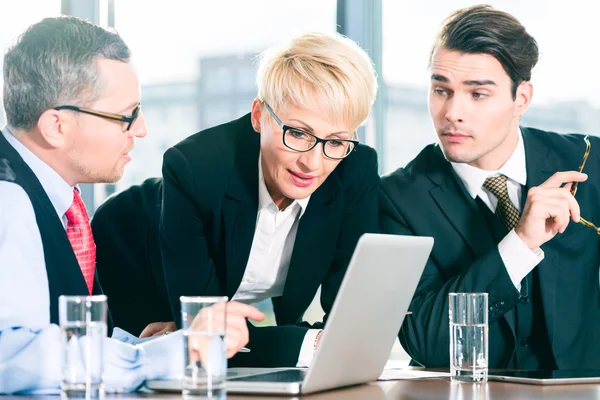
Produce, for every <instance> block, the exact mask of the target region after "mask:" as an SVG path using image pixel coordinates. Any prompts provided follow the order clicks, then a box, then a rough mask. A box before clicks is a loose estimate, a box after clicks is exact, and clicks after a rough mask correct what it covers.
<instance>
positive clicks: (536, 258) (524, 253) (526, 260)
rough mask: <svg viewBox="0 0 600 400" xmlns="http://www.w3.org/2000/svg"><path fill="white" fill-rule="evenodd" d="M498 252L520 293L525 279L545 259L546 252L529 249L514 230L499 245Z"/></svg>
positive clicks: (538, 249)
mask: <svg viewBox="0 0 600 400" xmlns="http://www.w3.org/2000/svg"><path fill="white" fill-rule="evenodd" d="M498 251H499V252H500V257H501V258H502V261H503V262H504V266H505V267H506V271H507V272H508V276H510V280H511V281H512V283H513V284H514V285H515V287H516V288H517V290H519V291H520V290H521V281H522V280H523V278H525V277H526V276H527V275H528V274H529V273H530V272H531V271H532V270H533V269H534V268H535V267H536V265H538V264H539V263H540V262H541V261H542V260H543V259H544V251H543V250H542V249H540V248H539V247H538V248H537V249H534V250H531V249H529V247H527V245H526V244H525V243H524V242H523V241H522V240H521V238H520V237H519V235H517V233H516V232H515V230H514V229H513V230H511V231H510V232H508V235H506V236H505V237H504V239H502V241H501V242H500V243H498Z"/></svg>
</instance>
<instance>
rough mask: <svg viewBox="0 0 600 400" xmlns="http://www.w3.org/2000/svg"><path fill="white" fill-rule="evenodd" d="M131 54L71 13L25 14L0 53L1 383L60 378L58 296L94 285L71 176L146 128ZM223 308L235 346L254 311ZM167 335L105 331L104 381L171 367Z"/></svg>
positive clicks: (86, 173)
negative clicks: (148, 342)
mask: <svg viewBox="0 0 600 400" xmlns="http://www.w3.org/2000/svg"><path fill="white" fill-rule="evenodd" d="M129 59H130V50H129V48H128V47H127V45H126V44H125V43H124V42H123V40H122V39H121V37H120V36H119V35H118V34H116V33H114V32H110V31H107V30H105V29H103V28H100V27H98V26H95V25H93V24H91V23H89V22H86V21H84V20H81V19H78V18H74V17H58V18H47V19H44V20H42V21H41V22H39V23H37V24H35V25H32V26H31V27H30V28H29V29H27V31H25V33H24V34H23V35H21V36H20V38H19V40H18V42H17V44H16V45H15V46H14V47H12V48H11V49H10V50H9V51H8V52H7V54H6V56H5V58H4V107H5V112H6V120H7V125H6V126H5V127H4V128H3V129H2V131H1V133H0V221H1V223H0V394H1V393H16V392H26V391H31V390H37V389H44V390H46V389H57V388H58V384H59V381H60V359H61V357H60V353H59V352H60V348H61V346H60V331H59V328H58V326H56V324H57V323H58V298H59V296H61V295H91V294H100V293H102V291H101V288H100V286H99V283H98V280H97V277H96V272H95V258H96V246H95V243H94V239H93V236H92V231H91V228H90V223H89V217H88V214H87V211H86V209H85V205H84V203H83V201H82V199H81V196H80V192H79V188H78V186H77V185H78V184H81V183H96V182H116V181H117V180H118V179H120V178H121V176H122V175H123V172H124V167H125V164H127V163H128V162H129V161H130V159H131V157H130V156H129V152H130V151H131V149H132V148H133V146H134V142H135V138H136V137H137V138H142V137H144V136H146V133H147V130H146V123H145V121H144V116H143V114H142V112H141V111H140V86H139V82H138V79H137V77H136V73H135V72H134V70H133V68H132V66H131V65H130V64H129ZM230 308H231V310H230V309H229V308H228V319H229V320H230V321H231V322H230V321H228V326H227V328H228V329H229V330H231V332H232V334H233V336H234V337H237V338H239V339H238V340H233V339H232V340H230V341H229V343H228V346H229V347H234V349H239V348H241V347H242V346H244V345H245V344H246V342H247V339H246V341H245V342H244V337H245V338H247V327H246V321H245V318H244V317H246V316H254V317H255V318H260V317H261V314H260V312H258V311H257V310H256V309H254V308H252V307H249V306H246V305H243V304H236V305H234V306H232V307H230ZM229 314H234V315H235V317H237V319H236V318H235V317H234V318H230V317H229ZM236 331H237V334H236ZM240 332H241V334H240ZM244 334H245V336H244ZM170 336H171V337H173V339H170V338H168V337H167V338H165V339H161V340H158V341H152V342H157V343H156V345H155V346H154V347H155V352H154V353H153V352H151V351H145V350H141V349H139V348H137V347H133V346H130V345H127V344H124V343H121V342H119V341H117V340H108V341H107V342H106V344H105V349H106V355H105V360H106V369H105V383H106V385H107V388H108V389H109V390H111V389H112V390H116V389H123V390H133V389H135V388H136V387H138V386H139V385H140V384H141V383H142V382H143V380H144V379H148V378H160V377H163V378H164V377H166V376H167V375H168V374H169V373H177V370H180V369H181V367H182V366H183V360H182V358H183V354H182V353H181V339H180V338H179V339H176V338H175V336H176V335H170ZM228 339H229V332H228ZM165 346H167V347H168V349H169V350H168V351H165V348H167V347H165ZM171 346H173V347H174V348H175V349H177V350H179V351H171ZM157 348H158V349H157ZM158 357H160V362H152V361H153V359H155V358H158ZM15 371H19V373H18V374H16V373H15Z"/></svg>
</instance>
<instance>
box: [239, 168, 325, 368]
mask: <svg viewBox="0 0 600 400" xmlns="http://www.w3.org/2000/svg"><path fill="white" fill-rule="evenodd" d="M309 200H310V196H309V197H307V198H305V199H301V200H294V201H293V202H292V204H290V205H289V206H288V207H287V208H286V209H284V210H279V208H278V207H277V205H276V204H275V202H273V199H272V198H271V195H270V194H269V191H268V190H267V186H266V184H265V178H264V174H263V170H262V164H261V157H259V160H258V215H257V217H256V230H255V231H254V239H252V247H251V249H250V256H249V258H248V264H246V270H245V272H244V276H243V278H242V282H241V283H240V286H239V287H238V289H237V291H236V293H235V295H234V296H233V298H232V300H236V301H240V302H243V303H248V304H250V303H257V302H259V301H262V300H265V299H270V298H273V297H279V296H281V295H282V294H283V288H284V286H285V281H286V278H287V273H288V268H289V266H290V260H291V258H292V251H293V250H294V242H295V241H296V234H297V232H298V224H299V223H300V218H302V215H304V212H305V211H306V207H307V206H308V202H309ZM318 332H319V329H310V330H309V331H308V333H307V334H306V335H305V336H304V341H303V342H302V347H301V349H300V356H299V358H298V363H297V365H296V366H297V367H307V366H309V365H310V362H311V361H312V357H313V350H314V341H315V338H316V335H317V333H318Z"/></svg>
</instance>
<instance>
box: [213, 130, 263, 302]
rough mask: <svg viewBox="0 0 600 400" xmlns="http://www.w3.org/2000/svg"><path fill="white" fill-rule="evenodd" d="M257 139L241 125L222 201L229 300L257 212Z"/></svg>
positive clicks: (241, 273) (245, 257)
mask: <svg viewBox="0 0 600 400" xmlns="http://www.w3.org/2000/svg"><path fill="white" fill-rule="evenodd" d="M259 154H260V137H259V135H258V134H257V133H256V132H254V130H253V129H252V126H251V125H250V124H249V123H248V126H244V127H243V129H242V132H240V139H239V144H238V146H237V149H236V155H235V156H234V169H233V173H232V175H231V178H230V180H229V184H228V186H227V191H226V196H225V199H224V201H223V209H222V216H223V222H224V226H225V243H226V254H225V258H226V265H227V283H226V288H225V292H226V294H227V296H228V297H229V298H231V297H233V295H234V294H235V292H236V291H237V289H238V287H239V286H240V283H241V281H242V277H243V276H244V271H245V270H246V265H247V264H248V258H249V256H250V249H251V247H252V240H253V239H254V231H255V229H256V217H257V212H258V157H259Z"/></svg>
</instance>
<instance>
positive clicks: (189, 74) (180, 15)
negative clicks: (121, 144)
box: [96, 0, 336, 205]
mask: <svg viewBox="0 0 600 400" xmlns="http://www.w3.org/2000/svg"><path fill="white" fill-rule="evenodd" d="M160 4H161V7H149V6H148V5H147V2H145V1H143V0H117V1H115V9H114V18H115V28H116V30H117V31H118V32H119V33H120V34H121V35H122V37H123V39H124V40H125V41H126V43H127V44H128V45H129V47H130V48H131V50H132V53H133V63H134V66H135V67H136V69H137V70H138V74H139V78H140V82H141V85H142V104H143V111H144V115H145V117H146V122H147V125H148V135H147V136H146V137H145V138H143V139H141V140H139V141H137V143H136V147H135V149H134V150H133V152H132V153H131V154H132V158H133V159H132V162H131V163H130V164H129V165H128V166H127V168H126V171H125V176H124V177H123V179H122V180H121V181H120V182H119V183H117V184H116V185H117V186H116V188H115V187H111V185H104V186H102V185H97V189H96V190H97V191H100V193H97V196H96V199H97V200H99V202H97V203H96V205H99V204H100V202H101V201H102V200H103V199H104V198H105V197H106V195H107V194H109V193H111V192H112V191H115V190H117V191H119V190H122V189H125V188H127V187H128V186H130V185H133V184H140V183H141V182H142V181H143V180H144V179H145V178H148V177H151V176H160V170H161V165H162V154H163V153H164V151H165V150H166V149H167V147H169V146H172V145H174V144H176V143H177V142H179V141H180V140H182V139H184V138H185V137H187V136H189V135H191V134H193V133H195V132H197V131H199V130H201V129H205V128H208V127H211V126H214V125H216V124H220V123H223V122H227V121H229V120H232V119H235V118H238V117H240V116H242V115H244V114H245V113H247V112H249V111H250V109H251V106H252V100H253V99H254V97H255V95H256V89H255V85H254V80H255V75H254V71H255V64H254V56H256V54H258V53H259V52H260V51H262V50H264V49H265V48H267V47H269V46H271V45H273V44H277V43H279V42H281V41H283V40H286V39H289V38H291V37H293V36H295V35H298V34H300V33H303V32H306V31H323V32H335V30H336V1H335V0H305V1H303V2H301V3H300V2H298V3H297V2H294V3H290V2H282V1H278V0H259V1H254V2H249V1H237V0H225V1H219V2H203V1H194V2H191V1H186V0H171V1H169V2H161V3H160Z"/></svg>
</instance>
